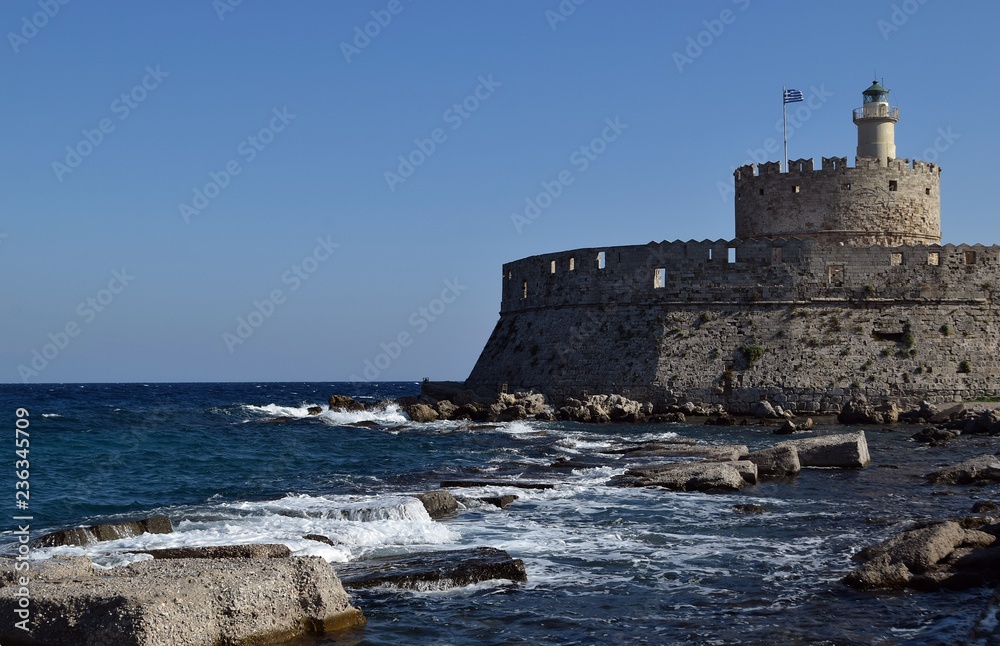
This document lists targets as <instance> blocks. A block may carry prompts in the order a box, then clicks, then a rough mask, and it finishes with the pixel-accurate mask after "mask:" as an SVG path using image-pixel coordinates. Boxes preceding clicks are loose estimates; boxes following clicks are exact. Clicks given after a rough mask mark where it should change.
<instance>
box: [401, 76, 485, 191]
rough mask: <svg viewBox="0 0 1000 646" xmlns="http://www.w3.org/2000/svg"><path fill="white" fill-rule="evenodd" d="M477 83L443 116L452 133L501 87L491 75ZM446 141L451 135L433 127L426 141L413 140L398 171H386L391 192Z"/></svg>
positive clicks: (480, 77)
mask: <svg viewBox="0 0 1000 646" xmlns="http://www.w3.org/2000/svg"><path fill="white" fill-rule="evenodd" d="M476 80H478V81H479V84H478V85H476V87H475V89H474V90H472V93H470V94H469V95H468V96H466V97H465V98H464V99H462V100H461V101H458V102H455V103H453V104H452V105H451V107H450V108H447V109H446V110H445V111H444V112H443V113H442V114H441V119H442V120H443V121H444V122H445V123H446V124H448V125H450V126H451V130H452V131H455V130H458V129H459V128H461V127H462V124H464V123H465V121H466V120H467V119H469V118H471V117H472V115H473V114H475V113H476V112H477V111H478V110H479V108H481V107H482V105H483V103H485V102H486V101H487V100H488V99H489V98H490V97H491V96H493V93H494V92H496V90H497V88H498V87H500V85H501V84H500V83H498V82H497V81H494V80H493V75H492V74H487V75H486V76H482V75H480V76H479V78H478V79H476ZM446 141H448V133H447V132H446V131H445V129H444V128H434V129H433V130H431V132H430V135H429V136H428V137H427V138H426V139H420V138H417V139H414V140H413V144H414V147H413V150H411V151H410V152H409V153H407V154H406V155H399V156H398V157H396V159H397V160H398V161H399V164H398V165H397V166H396V172H392V171H391V170H387V171H385V174H384V176H385V183H386V184H388V186H389V190H390V191H392V192H393V193H395V192H396V187H397V186H398V185H400V184H402V183H404V182H405V181H406V180H408V179H410V177H412V176H413V173H415V172H416V171H417V169H418V168H420V167H421V166H423V165H424V164H425V163H426V162H427V160H428V159H430V158H431V156H432V155H434V153H436V152H437V150H438V148H439V147H440V146H441V144H443V143H445V142H446Z"/></svg>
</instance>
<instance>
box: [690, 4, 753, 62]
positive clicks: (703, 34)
mask: <svg viewBox="0 0 1000 646" xmlns="http://www.w3.org/2000/svg"><path fill="white" fill-rule="evenodd" d="M732 3H733V4H734V5H736V7H737V8H738V9H739V10H740V11H746V10H747V7H749V6H750V0H732ZM737 15H738V14H737V13H735V12H733V10H732V9H723V10H722V11H721V12H720V13H719V17H718V18H712V19H711V20H703V21H701V24H702V25H703V26H704V27H705V28H704V29H702V30H701V31H699V32H698V33H697V34H695V35H694V36H688V37H687V45H686V46H685V47H684V50H683V53H682V52H679V51H674V53H673V55H672V56H671V58H673V61H674V65H676V66H677V72H678V73H680V74H683V73H684V68H685V67H687V66H688V65H690V64H691V63H693V62H694V61H695V60H696V59H698V58H700V57H701V55H702V54H704V53H705V50H706V49H708V48H709V47H711V46H712V45H714V44H715V41H716V40H718V39H719V37H720V36H722V34H723V32H725V31H726V27H727V26H729V25H731V24H733V23H734V22H736V17H737Z"/></svg>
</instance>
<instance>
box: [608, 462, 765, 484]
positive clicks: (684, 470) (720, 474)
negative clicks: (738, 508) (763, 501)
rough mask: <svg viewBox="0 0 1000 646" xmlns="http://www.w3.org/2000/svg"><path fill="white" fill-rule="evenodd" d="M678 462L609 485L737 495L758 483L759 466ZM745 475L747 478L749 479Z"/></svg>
mask: <svg viewBox="0 0 1000 646" xmlns="http://www.w3.org/2000/svg"><path fill="white" fill-rule="evenodd" d="M734 465H736V463H734V462H677V463H672V464H663V465H657V466H654V467H646V468H642V469H629V470H628V471H626V472H625V474H624V475H621V476H617V477H615V478H612V479H611V482H610V483H609V484H614V485H619V486H624V487H665V488H667V489H671V490H673V491H738V490H740V489H742V488H743V487H744V486H746V485H747V484H748V481H749V479H750V474H751V473H752V478H753V481H754V482H756V477H757V466H756V465H755V464H753V463H752V462H746V461H744V463H743V464H740V465H738V466H734ZM744 474H747V475H746V476H745V475H744Z"/></svg>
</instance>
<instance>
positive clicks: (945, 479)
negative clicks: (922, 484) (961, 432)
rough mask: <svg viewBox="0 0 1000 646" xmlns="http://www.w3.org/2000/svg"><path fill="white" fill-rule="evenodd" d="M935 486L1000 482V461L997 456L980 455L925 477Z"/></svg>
mask: <svg viewBox="0 0 1000 646" xmlns="http://www.w3.org/2000/svg"><path fill="white" fill-rule="evenodd" d="M924 477H925V478H926V479H927V481H928V482H931V483H933V484H951V485H966V484H988V483H992V482H1000V460H998V459H997V458H996V456H995V455H989V454H985V455H978V456H976V457H974V458H970V459H968V460H966V461H964V462H959V463H958V464H955V465H952V466H950V467H945V468H944V469H940V470H938V471H934V472H933V473H928V474H927V475H926V476H924Z"/></svg>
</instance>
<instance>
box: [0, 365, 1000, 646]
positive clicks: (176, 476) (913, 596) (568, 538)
mask: <svg viewBox="0 0 1000 646" xmlns="http://www.w3.org/2000/svg"><path fill="white" fill-rule="evenodd" d="M419 391H420V384H419V383H416V382H404V383H332V382H330V383H174V384H169V383H149V384H29V385H2V386H0V410H2V411H3V415H4V417H5V419H6V420H7V421H6V424H7V426H8V430H7V433H6V434H7V436H8V441H7V443H6V448H5V449H3V450H4V451H6V452H7V455H6V456H5V458H4V460H3V461H4V462H5V463H6V464H7V467H6V468H5V469H4V473H3V486H4V487H5V488H6V491H7V492H8V495H7V496H6V500H7V502H6V503H0V519H3V521H4V522H3V523H0V527H3V528H4V531H3V533H2V534H0V543H2V544H3V547H2V552H6V553H8V554H9V553H11V551H12V549H13V542H14V541H15V540H16V537H15V535H14V531H16V529H17V526H18V522H19V521H15V520H13V518H14V516H24V515H30V516H31V518H32V520H31V521H30V528H31V533H32V536H33V537H36V538H37V537H38V536H41V535H43V534H44V533H46V532H49V531H52V530H57V529H62V528H67V527H75V526H80V525H89V524H94V523H101V522H113V521H120V520H127V519H135V518H143V517H149V516H159V515H166V516H169V517H170V519H171V521H172V522H173V525H174V528H175V530H174V532H173V533H171V534H145V535H141V536H138V537H134V538H129V539H122V540H116V541H111V542H107V543H101V544H98V545H94V546H90V547H86V548H81V547H59V548H49V549H40V548H39V549H35V550H34V551H33V552H32V558H34V559H45V558H51V557H52V556H55V555H59V554H85V555H89V556H91V557H92V558H93V560H94V562H95V563H96V564H97V566H98V567H104V568H111V567H120V566H123V565H125V564H127V563H129V562H131V561H133V560H136V559H142V558H145V557H144V556H142V555H137V554H125V552H126V551H136V550H140V551H141V550H142V549H155V548H167V547H179V546H196V545H232V544H242V543H282V544H285V545H287V546H288V547H289V548H290V549H291V550H292V552H293V554H296V555H316V556H321V557H323V558H324V559H326V560H327V561H328V562H329V563H330V564H331V566H332V567H334V568H336V567H337V566H338V564H342V563H347V562H351V561H354V560H357V559H364V558H369V557H377V556H388V555H397V554H412V553H419V552H428V551H437V550H454V549H462V548H474V547H481V546H488V547H495V548H499V549H502V550H506V551H507V552H508V553H509V554H510V555H511V556H512V557H514V558H518V559H522V560H523V561H524V564H525V568H526V570H527V575H528V580H527V582H526V583H514V582H511V581H505V580H496V581H488V582H483V583H478V584H475V585H471V586H467V587H461V588H457V589H444V590H442V589H435V588H434V587H430V589H424V590H399V589H394V588H387V587H383V588H373V589H364V590H352V591H351V597H352V603H353V605H355V606H357V607H359V608H361V609H362V610H363V612H364V613H365V616H366V617H367V619H368V623H367V625H366V626H365V627H364V628H360V629H356V630H352V631H349V632H346V633H338V634H334V635H326V636H322V637H310V638H305V639H300V640H296V641H294V642H289V644H295V646H319V645H324V646H329V645H334V644H338V645H339V644H350V645H361V644H406V645H413V644H461V645H464V644H838V645H839V644H948V645H949V646H950V645H953V644H964V643H986V642H981V640H978V638H977V637H975V634H974V631H976V630H988V629H990V628H991V627H992V623H995V619H992V617H993V616H994V614H995V611H996V608H995V607H993V606H992V605H991V601H990V598H991V591H989V590H983V589H976V590H969V591H963V592H952V591H941V592H861V591H856V590H853V589H851V588H849V587H847V586H846V585H844V584H843V583H841V578H842V577H844V575H846V574H847V573H848V572H849V571H850V570H851V569H853V567H854V566H855V565H856V563H854V562H852V560H851V557H852V555H854V554H855V553H857V552H858V551H859V550H860V549H862V548H863V547H865V546H867V545H870V544H873V543H875V542H878V541H881V540H883V539H885V538H887V537H889V536H891V535H892V534H893V533H896V532H898V531H901V530H902V529H905V528H906V527H908V526H909V525H910V524H912V523H914V522H916V521H922V520H928V519H940V518H945V517H949V516H956V515H962V514H967V513H968V512H969V510H970V508H971V506H972V505H973V504H974V503H975V502H977V501H980V500H996V499H997V498H1000V496H998V495H997V492H996V490H995V489H991V488H966V487H946V486H937V485H928V484H925V483H924V480H923V479H922V477H921V476H922V475H923V474H925V473H927V472H929V471H932V470H934V469H935V468H939V467H941V466H943V465H946V464H951V463H954V462H957V461H959V460H961V459H964V458H965V457H969V456H971V455H976V454H981V453H994V452H996V450H997V446H996V440H994V439H993V438H987V437H963V438H959V439H958V440H956V441H953V442H952V443H951V444H950V445H949V446H947V447H928V446H926V445H923V444H919V443H916V442H914V441H913V440H911V439H910V436H911V435H912V434H913V433H914V432H916V430H918V427H913V426H905V425H898V426H889V427H866V428H864V431H865V433H866V436H867V440H868V444H869V450H870V452H871V455H872V464H871V466H869V467H868V468H865V469H858V470H840V469H805V470H803V472H802V473H801V474H800V475H799V476H798V477H795V478H790V479H781V480H771V481H764V482H762V483H760V484H758V485H755V486H751V487H748V488H746V489H744V490H743V491H740V492H738V493H723V494H719V493H686V492H671V491H666V490H664V489H659V488H622V487H617V486H611V485H609V481H610V480H611V479H612V478H613V477H614V476H615V475H618V474H621V473H623V472H624V471H625V469H626V468H628V467H630V466H635V465H638V464H644V463H648V461H649V460H650V459H649V458H635V459H630V458H624V457H622V454H621V453H613V452H614V451H616V450H619V449H623V448H628V447H631V446H635V444H636V443H640V442H646V441H656V440H667V439H673V438H691V439H694V440H697V441H698V442H699V443H705V444H734V443H735V444H746V445H747V446H748V447H749V448H750V449H751V450H754V449H759V448H764V447H767V446H770V445H772V444H773V443H774V442H775V441H776V439H777V438H776V436H775V435H774V434H773V431H774V428H775V427H774V426H768V425H762V424H759V423H752V424H749V425H746V426H738V427H715V426H704V425H700V424H693V423H688V424H683V423H682V424H676V423H674V424H637V425H635V424H634V425H625V424H605V425H589V424H588V425H583V424H573V423H564V422H540V421H516V422H508V423H495V424H472V423H470V422H458V421H448V422H433V423H413V422H411V421H410V420H409V419H408V418H407V417H406V415H405V414H404V413H403V412H402V411H401V410H400V409H399V408H398V407H397V406H396V405H394V404H391V403H389V402H390V401H391V400H392V399H395V398H397V397H400V396H404V395H416V394H419ZM334 393H339V394H346V395H351V396H353V397H355V398H357V399H358V400H360V401H363V402H366V403H367V404H370V405H373V406H374V409H373V410H369V411H365V412H332V411H327V410H326V401H327V399H328V397H329V396H330V395H331V394H334ZM378 402H382V404H378ZM310 406H322V407H323V408H324V412H323V413H321V414H319V415H309V414H308V408H309V407H310ZM19 416H20V417H19ZM276 418H284V419H283V421H273V420H275V419H276ZM19 419H27V420H28V422H29V423H28V425H27V429H24V430H26V431H27V433H28V436H29V439H30V446H29V450H30V454H29V463H30V464H29V467H28V469H27V470H28V471H29V473H27V474H25V473H21V472H20V471H23V470H24V469H22V468H20V467H23V466H24V465H23V464H21V465H19V468H18V469H15V464H16V462H17V461H18V460H20V459H22V457H23V456H18V455H16V453H15V452H16V451H17V450H18V447H17V446H16V445H15V439H16V437H17V427H18V420H19ZM20 425H21V426H24V423H23V422H22V423H21V424H20ZM846 430H848V429H845V428H843V427H837V426H817V427H816V428H815V429H813V430H811V431H807V432H804V433H802V434H801V435H802V436H803V437H809V436H815V435H822V434H828V433H837V432H844V431H846ZM850 430H851V431H854V430H858V429H857V428H856V427H852V428H851V429H850ZM21 437H23V434H22V436H21ZM781 439H783V438H781ZM566 459H569V460H570V461H571V462H569V463H568V464H569V465H577V466H576V467H575V468H567V467H566V464H567V463H566ZM554 465H555V466H554ZM22 476H27V477H26V478H23V479H25V480H27V481H28V483H29V486H30V489H29V491H30V499H29V501H28V504H27V508H26V509H18V508H17V507H16V502H17V501H18V500H21V499H23V496H22V497H17V496H16V495H15V491H18V490H23V489H24V487H19V485H18V484H17V483H18V482H19V481H21V480H22ZM456 479H464V480H468V479H482V480H490V481H497V482H498V484H491V485H489V486H483V487H476V488H471V489H462V490H454V493H455V494H456V495H458V496H461V497H462V505H461V507H460V509H459V512H458V513H457V514H456V515H454V517H450V518H446V519H443V520H432V519H431V518H430V517H429V516H428V515H427V513H426V511H425V510H424V508H423V506H422V505H421V504H420V503H419V501H417V499H416V498H414V494H417V493H421V492H426V491H433V490H436V489H438V488H439V485H440V482H441V481H443V480H456ZM516 481H529V482H541V483H550V484H553V485H554V487H553V488H551V489H523V488H517V487H514V486H508V485H506V484H504V483H506V482H511V483H514V482H516ZM498 494H513V495H516V496H517V497H518V498H517V500H516V501H515V502H514V503H512V504H511V505H510V506H508V507H507V508H505V509H500V508H498V507H495V506H493V505H490V504H486V503H482V502H480V501H479V500H478V499H479V498H481V497H484V496H492V495H498ZM0 498H2V497H0ZM738 505H760V506H762V507H764V508H765V510H766V512H765V513H761V514H747V513H741V512H740V511H737V510H736V507H737V506H738ZM4 507H6V509H4ZM4 512H6V513H4ZM306 534H321V535H324V536H327V537H329V538H331V539H332V541H333V542H334V545H326V544H324V543H320V542H317V541H312V540H306V539H303V538H302V537H303V536H304V535H306Z"/></svg>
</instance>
